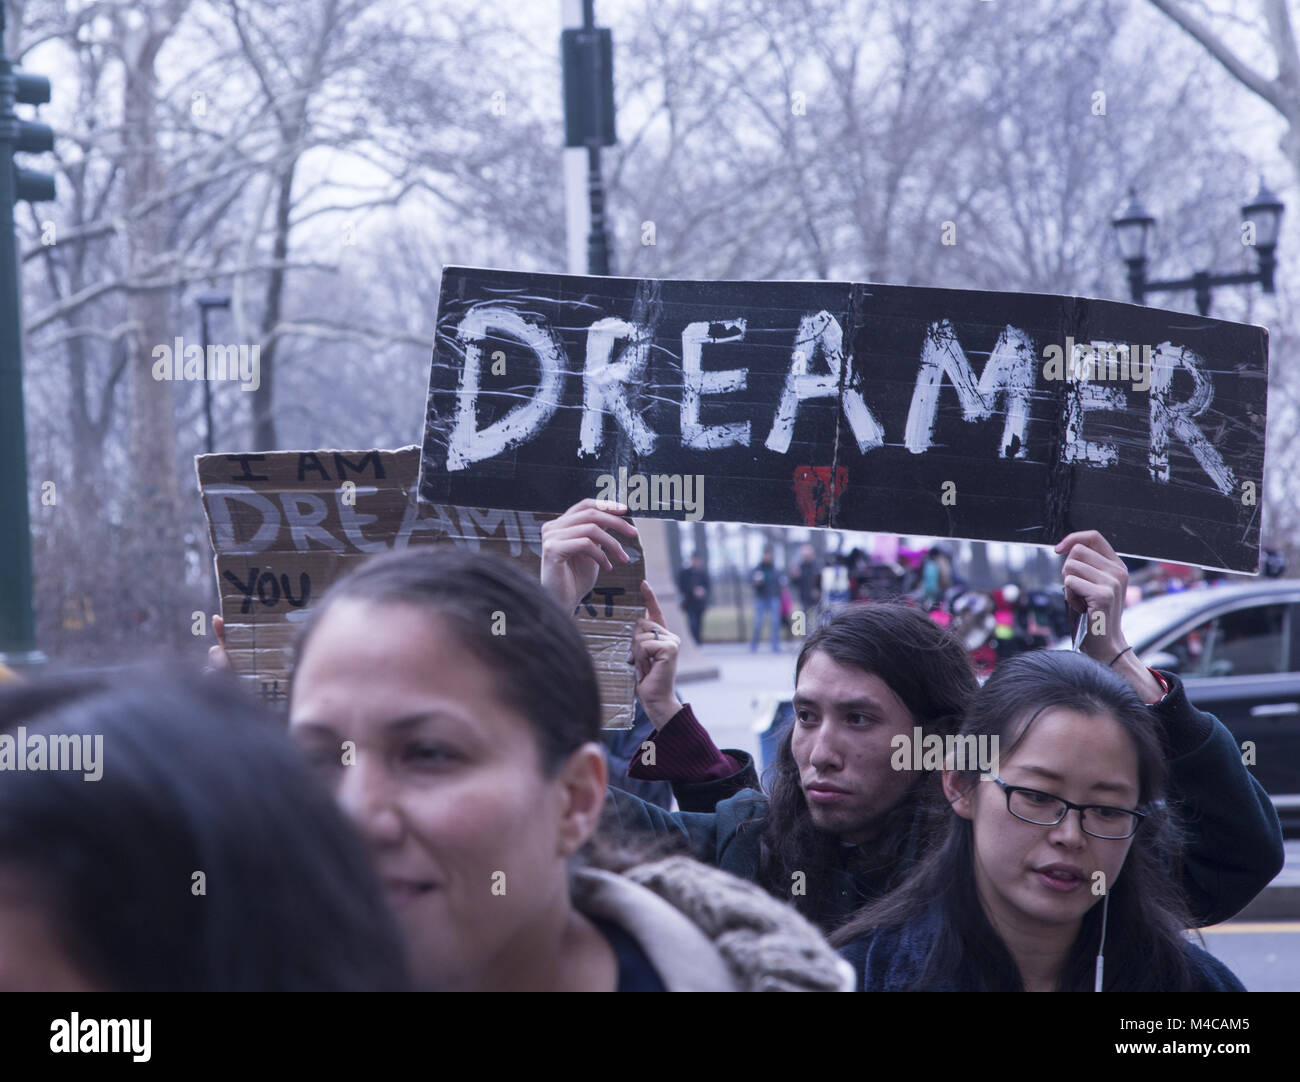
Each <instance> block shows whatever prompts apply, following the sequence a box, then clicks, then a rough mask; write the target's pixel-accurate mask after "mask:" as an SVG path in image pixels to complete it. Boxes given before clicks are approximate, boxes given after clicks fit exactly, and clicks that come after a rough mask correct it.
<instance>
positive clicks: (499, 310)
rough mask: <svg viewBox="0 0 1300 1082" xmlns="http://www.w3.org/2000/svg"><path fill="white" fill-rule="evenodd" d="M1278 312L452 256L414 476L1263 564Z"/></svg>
mask: <svg viewBox="0 0 1300 1082" xmlns="http://www.w3.org/2000/svg"><path fill="white" fill-rule="evenodd" d="M1266 392H1267V334H1266V332H1265V331H1264V330H1263V329H1262V328H1259V327H1251V326H1245V325H1242V324H1235V323H1228V322H1225V321H1222V320H1215V319H1208V318H1200V317H1196V316H1190V315H1187V314H1185V313H1173V312H1165V311H1161V310H1159V309H1154V308H1144V307H1140V306H1135V305H1130V304H1120V303H1115V302H1111V301H1098V300H1083V299H1080V298H1075V297H1060V296H1051V295H1045V294H1018V293H988V292H976V291H970V290H951V289H926V288H919V287H911V286H879V285H864V284H849V283H827V282H679V281H650V280H638V279H631V278H588V277H580V276H569V275H547V274H521V273H513V272H508V271H497V270H479V269H471V268H463V267H448V268H446V269H445V270H444V273H443V280H442V293H441V297H440V300H439V307H438V331H437V339H436V342H435V346H434V354H433V367H432V372H431V376H430V384H429V409H428V417H427V425H426V429H425V437H424V448H423V454H422V457H421V468H420V469H421V473H420V497H421V499H423V500H427V501H432V502H435V503H453V504H463V503H472V504H488V505H491V506H494V507H504V508H520V509H524V508H527V509H535V510H549V511H560V510H563V509H564V508H566V507H568V506H569V505H570V504H572V503H574V502H576V501H577V500H579V499H582V498H583V497H587V496H604V497H609V498H615V499H619V500H620V501H621V502H625V503H628V504H629V506H630V507H631V508H632V510H633V511H634V512H636V513H639V514H644V515H651V516H660V517H674V518H688V519H701V518H703V519H708V520H712V521H735V522H757V523H770V524H777V525H781V524H784V525H815V526H832V527H838V528H842V529H852V530H877V531H885V532H889V533H902V534H922V535H929V536H947V537H964V538H973V539H982V540H996V541H1012V542H1020V543H1036V544H1054V543H1055V542H1056V541H1058V540H1059V539H1060V538H1061V537H1062V536H1064V535H1065V534H1066V533H1068V532H1070V531H1072V530H1078V529H1097V530H1100V531H1101V532H1102V533H1103V534H1105V535H1106V536H1107V537H1108V538H1109V539H1110V541H1111V542H1112V544H1114V546H1115V547H1116V549H1117V550H1119V551H1121V552H1124V553H1128V554H1132V555H1139V556H1149V557H1156V558H1160V559H1166V560H1175V561H1182V562H1186V563H1193V564H1200V565H1203V566H1207V567H1220V568H1226V569H1230V570H1237V571H1255V570H1257V569H1258V553H1259V507H1258V502H1259V500H1260V497H1261V492H1260V489H1261V487H1262V486H1261V481H1262V477H1263V467H1264V416H1265V399H1266Z"/></svg>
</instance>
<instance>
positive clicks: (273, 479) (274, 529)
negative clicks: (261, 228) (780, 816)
mask: <svg viewBox="0 0 1300 1082" xmlns="http://www.w3.org/2000/svg"><path fill="white" fill-rule="evenodd" d="M419 454H420V450H419V448H418V447H403V448H401V449H400V450H397V451H377V450H376V451H276V452H273V453H267V454H234V455H219V454H212V455H199V456H198V457H197V459H196V464H197V467H198V475H199V489H200V492H201V494H202V497H203V508H204V511H205V512H206V513H207V516H208V526H209V530H210V532H211V537H212V547H213V551H214V552H215V553H216V570H217V583H218V588H219V592H220V595H221V615H222V617H223V618H224V620H225V623H226V649H227V652H228V653H229V655H230V661H231V665H232V667H233V668H234V670H235V672H236V673H237V674H238V675H239V676H240V677H241V678H242V679H244V680H246V681H247V682H248V683H249V684H250V685H252V687H251V690H252V691H253V692H254V693H255V694H257V695H258V696H260V697H261V698H262V699H263V700H265V701H268V702H271V703H273V704H278V705H283V704H284V703H285V701H286V700H287V699H288V688H289V667H290V663H291V660H292V651H293V643H294V639H295V636H296V634H297V631H298V628H299V626H300V624H301V622H302V620H303V619H305V618H306V614H307V610H308V608H309V607H310V606H311V605H314V604H315V603H316V602H317V601H318V600H319V599H320V597H321V595H322V594H324V593H325V591H326V589H328V587H329V586H330V584H331V583H333V582H334V581H335V580H336V579H337V578H339V577H340V576H341V575H343V574H344V573H345V572H347V571H348V570H349V569H351V568H352V567H354V566H356V565H357V564H358V563H360V562H361V561H362V560H364V559H366V557H368V556H370V555H372V554H373V553H376V552H383V551H385V550H387V549H391V548H405V547H406V546H407V545H462V546H466V547H468V548H471V549H473V550H474V551H476V552H479V551H482V552H490V553H494V554H496V555H499V556H504V557H507V558H509V559H512V560H516V561H518V563H519V564H520V566H521V567H522V568H523V569H524V570H525V571H527V573H528V574H530V575H532V576H534V577H536V576H537V575H538V573H539V572H540V569H541V554H542V539H541V528H542V523H543V522H545V521H547V520H548V519H551V518H554V517H555V516H554V515H534V514H531V513H529V512H527V511H521V510H516V509H510V510H490V509H484V508H480V507H453V506H431V505H428V504H421V503H420V502H419V501H418V500H417V498H416V494H415V485H416V475H417V470H418V465H419ZM623 547H624V549H625V550H626V551H627V554H628V555H629V556H631V557H632V562H631V563H630V564H626V565H619V564H616V565H615V567H614V569H613V570H612V571H603V572H601V574H600V577H599V579H598V580H597V582H596V587H595V589H594V590H593V591H592V593H591V594H589V595H588V596H587V597H586V598H584V600H583V603H582V604H581V605H580V606H579V608H578V613H577V623H578V628H579V630H580V631H581V632H582V635H583V638H584V639H585V640H586V642H587V647H588V649H589V650H590V651H591V655H592V660H593V661H594V662H595V665H596V675H597V678H598V679H599V682H600V697H601V703H602V707H603V711H604V725H605V727H606V728H611V729H626V728H630V727H631V724H632V699H633V694H634V692H635V680H634V679H633V676H632V670H631V668H630V667H629V666H628V665H627V664H626V663H625V661H624V658H626V656H627V651H628V648H629V647H630V645H631V642H632V625H633V624H634V623H635V621H636V619H637V617H638V616H640V615H641V612H642V611H643V609H642V606H641V605H640V601H639V598H640V595H639V587H640V581H641V578H642V572H643V569H644V564H643V561H642V557H641V552H640V549H639V547H637V546H636V545H635V544H631V543H626V544H624V546H623Z"/></svg>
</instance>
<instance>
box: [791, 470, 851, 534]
mask: <svg viewBox="0 0 1300 1082" xmlns="http://www.w3.org/2000/svg"><path fill="white" fill-rule="evenodd" d="M831 469H832V468H831V467H830V466H796V467H795V470H794V498H795V502H796V503H797V504H798V505H799V514H801V515H802V516H803V521H804V525H805V526H825V525H828V524H829V523H830V520H831V510H832V508H833V507H834V506H835V501H836V500H838V499H839V498H840V496H842V495H843V494H844V490H845V489H846V488H848V487H849V471H848V469H847V468H846V467H844V466H836V467H834V473H835V480H834V482H832V480H831Z"/></svg>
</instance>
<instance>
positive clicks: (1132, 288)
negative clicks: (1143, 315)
mask: <svg viewBox="0 0 1300 1082" xmlns="http://www.w3.org/2000/svg"><path fill="white" fill-rule="evenodd" d="M1285 209H1286V208H1285V206H1284V205H1283V203H1282V201H1281V200H1280V199H1278V197H1277V196H1276V195H1274V194H1273V193H1272V192H1271V191H1269V190H1268V188H1267V186H1265V184H1264V179H1263V177H1261V178H1260V181H1259V191H1258V192H1256V193H1255V198H1254V199H1252V200H1251V201H1250V202H1249V203H1247V204H1246V205H1245V206H1243V207H1242V208H1241V220H1242V224H1243V225H1245V226H1248V227H1249V228H1250V229H1251V230H1252V231H1253V233H1254V237H1253V245H1252V246H1253V247H1254V249H1255V255H1256V257H1257V259H1258V261H1259V269H1258V270H1257V271H1255V272H1254V273H1253V274H1248V273H1239V274H1211V273H1210V272H1209V271H1204V270H1200V271H1196V272H1195V273H1194V274H1192V275H1191V276H1190V277H1187V278H1173V279H1169V280H1167V281H1163V282H1152V281H1149V280H1148V279H1147V239H1148V237H1149V236H1150V234H1151V230H1152V228H1153V227H1154V226H1155V224H1156V220H1155V218H1153V217H1152V216H1151V214H1150V213H1149V212H1148V211H1147V209H1146V208H1145V207H1143V206H1142V204H1141V203H1140V202H1139V201H1138V197H1137V192H1136V191H1134V190H1133V189H1132V188H1130V189H1129V203H1128V206H1127V207H1125V208H1124V210H1123V211H1121V212H1120V215H1119V217H1117V218H1115V219H1114V220H1113V221H1112V222H1111V225H1113V226H1114V227H1115V236H1116V238H1117V239H1118V241H1119V250H1120V255H1122V256H1123V257H1124V262H1125V263H1126V264H1128V286H1129V293H1130V295H1131V296H1132V298H1133V303H1134V304H1145V303H1146V295H1147V294H1148V293H1156V292H1162V291H1168V292H1173V291H1175V290H1183V289H1190V290H1192V291H1193V293H1194V294H1195V295H1196V310H1197V311H1198V312H1199V313H1200V314H1201V315H1203V316H1208V315H1209V314H1210V293H1211V291H1212V290H1213V289H1215V288H1216V287H1218V286H1240V285H1252V284H1253V283H1255V282H1258V283H1259V284H1260V286H1261V287H1262V288H1263V290H1264V292H1265V293H1272V292H1273V273H1274V271H1275V269H1276V267H1277V235H1278V226H1279V224H1280V222H1281V220H1282V211H1283V210H1285Z"/></svg>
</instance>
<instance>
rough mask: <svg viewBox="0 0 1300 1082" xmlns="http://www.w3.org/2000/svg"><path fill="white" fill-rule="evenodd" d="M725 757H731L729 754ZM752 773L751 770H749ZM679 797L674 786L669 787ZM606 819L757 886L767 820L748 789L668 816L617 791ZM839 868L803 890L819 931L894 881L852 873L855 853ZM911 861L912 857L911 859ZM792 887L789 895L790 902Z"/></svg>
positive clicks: (844, 853) (887, 873)
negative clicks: (677, 844) (674, 843)
mask: <svg viewBox="0 0 1300 1082" xmlns="http://www.w3.org/2000/svg"><path fill="white" fill-rule="evenodd" d="M729 754H735V753H734V752H731V753H729ZM751 769H752V766H751ZM673 789H674V792H677V793H679V795H678V801H679V803H680V802H681V796H680V791H679V789H678V786H674V787H673ZM608 803H609V805H610V809H609V812H608V814H609V815H610V816H611V819H612V820H613V825H614V827H615V829H616V830H626V831H628V832H630V833H634V832H638V831H644V832H649V833H651V834H654V835H655V836H656V837H660V838H663V837H676V838H679V839H681V840H682V841H683V842H684V843H685V844H686V845H687V846H688V847H689V850H690V852H691V854H692V855H693V856H694V857H695V859H696V860H701V861H704V863H706V864H712V865H713V866H714V867H717V868H721V869H723V871H728V872H731V874H732V875H737V876H739V877H740V878H742V879H747V880H749V881H750V882H757V881H758V870H759V868H758V865H759V844H758V842H759V835H760V834H761V832H762V828H763V824H764V822H765V821H766V819H767V810H768V802H767V797H766V796H764V795H763V794H762V793H760V792H758V791H757V790H754V789H746V790H744V791H743V792H740V793H737V794H736V795H735V796H732V797H728V798H727V799H726V800H723V801H722V802H721V803H719V804H718V805H717V806H716V808H715V810H714V811H713V812H711V813H709V812H689V811H687V812H666V811H664V810H663V809H662V808H659V807H656V806H654V805H653V804H647V803H646V802H645V801H643V800H638V799H637V798H636V797H634V796H631V795H630V794H628V793H624V792H620V791H618V790H616V789H610V790H609V801H608ZM840 855H841V858H842V859H841V863H840V866H839V867H838V868H837V869H836V870H835V872H834V874H833V877H832V879H831V882H830V883H829V884H828V885H826V886H820V885H819V884H817V883H815V882H812V881H808V882H806V883H805V884H804V886H803V889H804V890H806V891H807V892H808V894H809V895H811V894H812V892H813V891H814V890H817V891H819V892H820V893H819V894H818V895H817V896H816V897H815V898H813V897H810V902H811V904H810V905H809V906H808V907H807V909H806V911H805V915H806V916H807V917H808V919H809V920H811V921H813V923H815V924H817V925H818V926H819V927H820V928H821V929H822V930H823V931H825V932H829V931H830V930H831V929H833V928H835V927H837V926H838V925H840V924H842V923H843V922H844V920H845V919H846V918H847V917H848V916H849V915H850V914H851V913H853V912H854V911H856V910H857V909H859V908H860V907H861V906H863V905H865V904H866V903H867V902H870V901H874V900H875V899H876V898H878V897H880V895H881V894H883V893H884V891H885V890H886V888H887V887H888V886H889V885H890V883H891V880H892V879H893V873H894V871H895V868H894V867H892V866H888V865H887V866H879V867H874V868H862V869H859V870H858V871H857V872H856V873H855V872H854V871H853V870H852V868H851V867H850V860H851V858H852V856H853V849H852V847H850V846H845V847H843V848H842V849H841V850H840ZM912 855H913V856H915V854H914V853H913V854H912ZM793 889H794V884H793V883H792V884H791V895H790V896H789V897H788V898H787V899H786V900H788V901H793V898H794V896H793Z"/></svg>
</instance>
